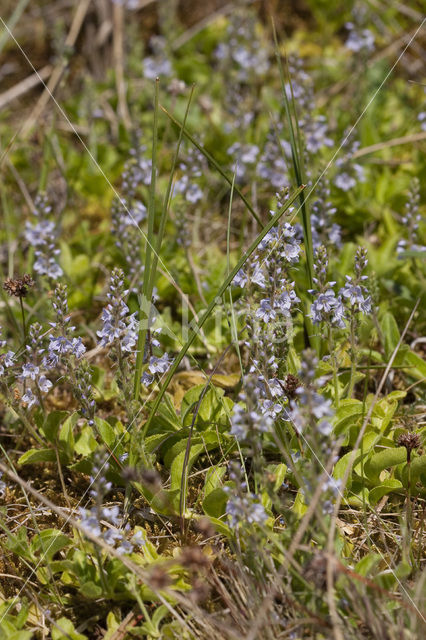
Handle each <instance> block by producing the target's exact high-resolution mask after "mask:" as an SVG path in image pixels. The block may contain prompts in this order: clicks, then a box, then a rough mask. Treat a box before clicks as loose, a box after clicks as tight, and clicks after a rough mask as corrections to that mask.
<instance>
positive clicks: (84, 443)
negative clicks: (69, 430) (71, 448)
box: [75, 425, 98, 457]
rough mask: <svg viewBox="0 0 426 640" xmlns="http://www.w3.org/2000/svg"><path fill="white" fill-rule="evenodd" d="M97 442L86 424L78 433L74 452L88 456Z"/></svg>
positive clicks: (90, 428)
mask: <svg viewBox="0 0 426 640" xmlns="http://www.w3.org/2000/svg"><path fill="white" fill-rule="evenodd" d="M97 446H98V443H97V442H96V439H95V437H94V435H93V431H92V427H89V425H86V426H85V427H83V429H82V430H81V432H80V433H79V434H78V436H77V438H76V441H75V452H76V453H77V454H78V455H80V456H84V457H87V456H90V454H91V453H93V452H94V451H96V448H97Z"/></svg>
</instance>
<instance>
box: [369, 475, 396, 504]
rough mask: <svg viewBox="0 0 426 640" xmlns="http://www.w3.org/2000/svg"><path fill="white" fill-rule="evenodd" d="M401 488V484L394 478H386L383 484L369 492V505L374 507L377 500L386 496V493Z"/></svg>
mask: <svg viewBox="0 0 426 640" xmlns="http://www.w3.org/2000/svg"><path fill="white" fill-rule="evenodd" d="M402 488H403V487H402V482H400V481H399V480H396V479H395V478H388V479H387V480H385V481H384V482H383V484H381V485H379V486H378V487H374V488H373V489H371V490H370V493H369V496H368V497H369V501H370V504H371V505H372V506H373V507H374V505H376V504H377V503H378V502H379V500H381V499H382V498H383V496H386V495H387V494H388V493H392V491H396V490H397V489H402Z"/></svg>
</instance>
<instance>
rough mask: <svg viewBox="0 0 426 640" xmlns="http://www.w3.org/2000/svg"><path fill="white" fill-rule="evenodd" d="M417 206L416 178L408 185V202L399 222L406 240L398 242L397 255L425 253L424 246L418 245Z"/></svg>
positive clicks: (419, 221)
mask: <svg viewBox="0 0 426 640" xmlns="http://www.w3.org/2000/svg"><path fill="white" fill-rule="evenodd" d="M419 204H420V182H419V180H418V178H414V179H413V180H412V182H411V185H410V191H409V194H408V200H407V203H406V205H405V214H404V216H403V217H402V220H401V222H402V224H403V225H404V229H405V230H406V234H407V236H408V238H402V239H401V240H399V241H398V245H397V248H396V251H397V253H403V252H404V251H415V252H417V251H422V252H423V251H426V246H425V245H422V244H418V240H419V224H420V223H421V221H422V216H421V213H420V212H419Z"/></svg>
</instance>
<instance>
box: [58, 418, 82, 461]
mask: <svg viewBox="0 0 426 640" xmlns="http://www.w3.org/2000/svg"><path fill="white" fill-rule="evenodd" d="M79 417H80V416H79V414H78V413H77V412H75V413H73V414H72V415H70V416H69V418H67V419H66V420H65V422H64V424H63V425H62V427H61V428H60V430H59V447H60V449H61V450H62V451H63V452H64V453H65V455H66V457H67V458H68V461H69V462H71V460H72V458H73V455H74V427H75V425H76V424H77V420H78V419H79Z"/></svg>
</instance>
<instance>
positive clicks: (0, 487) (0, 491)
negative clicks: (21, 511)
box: [0, 471, 7, 498]
mask: <svg viewBox="0 0 426 640" xmlns="http://www.w3.org/2000/svg"><path fill="white" fill-rule="evenodd" d="M2 477H3V473H2V472H1V471H0V498H4V496H5V495H6V489H7V484H6V483H5V482H4V481H3V480H2V479H1V478H2Z"/></svg>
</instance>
